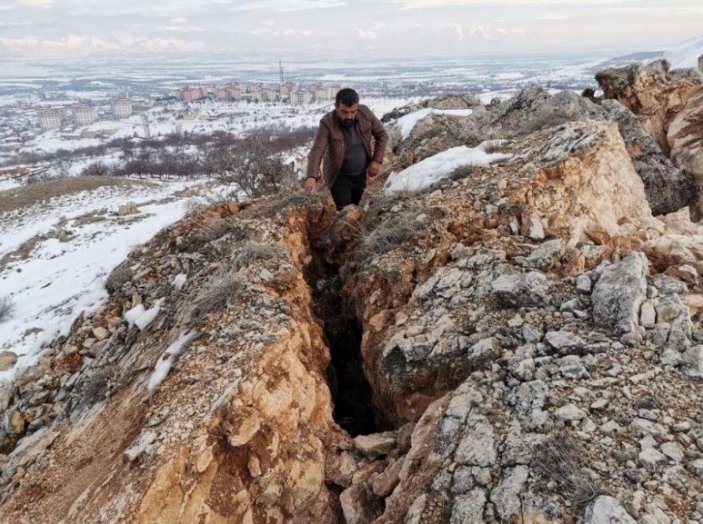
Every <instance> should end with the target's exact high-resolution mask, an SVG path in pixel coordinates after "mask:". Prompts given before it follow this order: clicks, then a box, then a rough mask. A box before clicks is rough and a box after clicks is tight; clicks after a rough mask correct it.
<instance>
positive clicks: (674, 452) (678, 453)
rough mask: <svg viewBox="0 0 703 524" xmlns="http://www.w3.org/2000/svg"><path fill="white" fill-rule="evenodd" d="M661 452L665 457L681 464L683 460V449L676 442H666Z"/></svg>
mask: <svg viewBox="0 0 703 524" xmlns="http://www.w3.org/2000/svg"><path fill="white" fill-rule="evenodd" d="M661 450H662V453H664V455H666V456H667V457H669V458H670V459H671V460H673V461H674V462H681V461H682V460H683V449H682V448H681V446H680V445H679V444H678V443H676V442H666V443H665V444H662V446H661Z"/></svg>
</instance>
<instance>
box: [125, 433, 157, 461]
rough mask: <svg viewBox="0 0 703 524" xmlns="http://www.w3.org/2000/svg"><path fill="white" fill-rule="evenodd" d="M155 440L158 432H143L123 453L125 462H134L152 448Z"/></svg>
mask: <svg viewBox="0 0 703 524" xmlns="http://www.w3.org/2000/svg"><path fill="white" fill-rule="evenodd" d="M155 440H156V433H154V432H153V431H147V432H146V433H142V434H141V435H139V437H137V440H135V441H134V444H132V446H131V447H130V448H129V449H127V450H126V451H125V452H124V453H123V454H122V458H123V459H124V460H125V462H134V461H135V460H136V459H137V458H139V457H140V456H141V455H142V454H143V453H145V452H147V451H148V450H150V449H151V447H152V446H151V445H152V444H153V443H154V441H155Z"/></svg>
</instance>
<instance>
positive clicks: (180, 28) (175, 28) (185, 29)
mask: <svg viewBox="0 0 703 524" xmlns="http://www.w3.org/2000/svg"><path fill="white" fill-rule="evenodd" d="M157 29H160V30H161V31H171V32H178V33H200V32H202V31H205V29H203V28H202V27H195V26H185V25H160V26H158V27H157Z"/></svg>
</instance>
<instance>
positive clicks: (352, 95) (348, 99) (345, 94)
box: [334, 87, 359, 107]
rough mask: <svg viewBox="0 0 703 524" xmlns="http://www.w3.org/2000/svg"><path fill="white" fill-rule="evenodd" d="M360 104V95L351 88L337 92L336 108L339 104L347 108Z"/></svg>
mask: <svg viewBox="0 0 703 524" xmlns="http://www.w3.org/2000/svg"><path fill="white" fill-rule="evenodd" d="M358 103H359V93H357V92H356V91H354V90H353V89H352V88H351V87H345V88H344V89H340V90H339V91H338V92H337V96H336V98H335V99H334V105H335V107H336V106H338V105H339V104H344V105H345V106H348V107H351V106H353V105H356V104H358Z"/></svg>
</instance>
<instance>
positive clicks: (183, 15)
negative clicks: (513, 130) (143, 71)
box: [0, 0, 703, 62]
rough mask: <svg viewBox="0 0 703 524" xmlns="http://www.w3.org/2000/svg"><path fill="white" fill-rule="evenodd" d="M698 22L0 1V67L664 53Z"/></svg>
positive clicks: (346, 0)
mask: <svg viewBox="0 0 703 524" xmlns="http://www.w3.org/2000/svg"><path fill="white" fill-rule="evenodd" d="M702 20H703V2H701V1H700V0H666V1H664V0H641V1H634V0H498V1H493V2H487V1H481V0H258V1H251V0H0V62H1V61H2V57H3V56H4V57H6V58H7V57H9V58H52V59H75V58H79V57H83V56H97V57H100V56H105V55H111V56H124V57H128V56H162V55H163V56H166V55H169V56H176V57H180V56H183V57H187V56H188V55H196V54H202V53H208V54H213V55H217V54H220V53H223V54H227V55H229V56H233V57H239V56H241V57H247V56H250V55H254V54H259V55H282V56H291V55H295V56H300V57H302V58H306V57H308V58H315V57H335V58H336V59H337V60H344V59H345V58H350V59H351V58H366V59H376V58H386V57H389V58H390V57H399V58H413V57H423V56H424V57H432V56H463V57H467V56H477V55H483V54H491V53H522V52H528V53H533V52H536V53H541V52H552V51H579V50H595V49H613V50H622V51H640V50H660V49H666V48H668V47H672V46H674V45H676V44H679V43H681V42H683V41H685V40H687V39H689V38H693V37H698V36H701V35H702V34H703V23H702V22H701V21H702Z"/></svg>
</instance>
